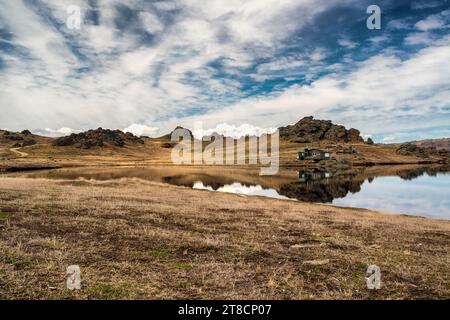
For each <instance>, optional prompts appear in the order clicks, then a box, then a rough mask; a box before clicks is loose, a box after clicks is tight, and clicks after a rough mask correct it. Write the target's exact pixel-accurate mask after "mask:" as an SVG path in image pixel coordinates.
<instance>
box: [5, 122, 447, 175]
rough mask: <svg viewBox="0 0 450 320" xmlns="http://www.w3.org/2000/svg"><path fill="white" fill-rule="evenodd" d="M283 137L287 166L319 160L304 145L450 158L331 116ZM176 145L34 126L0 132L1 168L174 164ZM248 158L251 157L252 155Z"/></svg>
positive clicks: (371, 157) (414, 158)
mask: <svg viewBox="0 0 450 320" xmlns="http://www.w3.org/2000/svg"><path fill="white" fill-rule="evenodd" d="M189 132H190V131H189ZM280 137H281V139H280V166H281V167H299V166H304V165H314V164H312V163H307V162H306V161H304V162H299V161H298V160H297V152H298V150H299V149H300V148H305V147H307V148H319V149H322V150H327V151H328V152H330V153H331V154H332V156H333V159H334V160H333V161H328V162H326V163H325V162H324V163H322V164H320V165H326V166H328V167H333V166H334V167H340V166H343V165H344V166H346V167H348V166H349V165H354V166H368V165H378V164H382V165H386V164H426V163H437V162H443V161H448V153H447V152H445V151H444V150H440V151H436V150H435V149H434V148H431V147H426V148H423V147H421V146H417V145H416V144H402V145H383V144H373V143H371V142H370V141H368V142H364V140H363V138H362V137H361V136H360V132H359V131H358V130H357V129H353V128H351V129H347V128H345V127H344V126H341V125H336V124H333V123H332V122H331V121H324V120H317V119H314V118H313V117H306V118H303V119H301V120H300V121H298V122H297V123H296V124H294V125H291V126H287V127H282V128H280ZM234 143H235V144H236V141H235V142H234ZM246 143H247V142H246ZM207 144H208V143H207V142H204V143H203V146H204V147H206V146H207ZM174 146H175V143H174V142H173V141H171V140H170V135H165V136H162V137H160V138H147V137H137V136H135V135H133V134H131V133H124V132H122V131H120V130H109V129H102V128H98V129H96V130H89V131H86V132H82V133H78V134H72V135H70V136H66V137H61V138H48V137H40V136H36V135H33V134H32V133H30V132H29V131H23V132H21V133H11V132H7V131H0V170H5V168H8V167H11V166H12V167H14V168H20V167H24V168H27V167H30V168H36V167H38V168H39V167H40V166H41V165H43V166H44V167H48V166H58V167H59V166H63V167H73V166H86V165H155V164H157V165H168V164H171V163H172V161H171V152H172V148H173V147H174ZM236 150H237V149H236ZM246 150H248V144H246ZM224 154H225V153H224ZM246 160H247V162H248V154H247V156H246ZM2 168H3V169H2Z"/></svg>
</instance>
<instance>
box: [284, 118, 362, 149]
mask: <svg viewBox="0 0 450 320" xmlns="http://www.w3.org/2000/svg"><path fill="white" fill-rule="evenodd" d="M280 137H282V138H284V139H289V140H290V141H292V142H300V143H312V142H319V141H321V140H329V141H334V142H364V139H363V138H362V137H361V135H360V132H359V131H358V130H356V129H353V128H352V129H349V130H348V129H346V128H345V127H344V126H341V125H336V124H333V123H332V122H331V121H329V120H328V121H327V120H316V119H314V118H313V117H306V118H303V119H301V120H300V121H299V122H297V123H296V124H294V125H291V126H287V127H282V128H280Z"/></svg>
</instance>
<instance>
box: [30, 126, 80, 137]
mask: <svg viewBox="0 0 450 320" xmlns="http://www.w3.org/2000/svg"><path fill="white" fill-rule="evenodd" d="M37 132H38V133H41V134H44V135H46V136H68V135H71V134H72V133H79V132H81V130H75V129H71V128H60V129H51V128H45V129H44V130H43V131H42V130H37Z"/></svg>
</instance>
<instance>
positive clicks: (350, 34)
mask: <svg viewBox="0 0 450 320" xmlns="http://www.w3.org/2000/svg"><path fill="white" fill-rule="evenodd" d="M370 4H376V5H378V6H379V7H380V8H381V11H382V28H381V30H369V29H367V27H366V19H367V18H368V16H369V15H368V14H367V13H366V9H367V7H368V6H369V5H370ZM70 5H78V6H79V7H80V8H81V13H82V24H81V28H80V29H79V30H70V29H68V28H67V26H66V20H67V18H68V14H67V8H68V7H69V6H70ZM449 61H450V0H431V1H422V0H412V1H411V0H410V1H405V0H396V1H393V0H392V1H365V0H340V1H337V0H336V1H334V0H324V1H321V0H315V1H313V0H264V1H261V0H247V1H244V0H239V1H237V0H227V1H225V0H208V1H204V0H198V1H195V0H173V1H171V0H168V1H143V0H125V1H118V0H63V1H61V0H59V1H57V0H23V1H22V0H14V1H13V0H0V114H1V117H0V128H6V129H10V130H22V129H25V128H27V129H32V130H34V131H35V132H39V133H43V134H48V135H58V134H63V133H69V132H72V131H77V130H85V129H89V128H94V127H99V126H102V127H105V128H118V129H125V128H127V129H128V130H131V131H133V132H135V133H141V134H147V135H160V134H164V133H167V132H168V131H170V130H171V129H172V128H174V127H175V126H176V125H183V126H186V127H189V128H193V127H194V123H195V122H196V121H203V123H204V127H205V128H217V126H220V127H224V126H225V127H226V126H234V127H237V128H236V130H238V131H239V130H241V131H245V132H246V133H247V132H248V133H252V130H257V129H258V128H276V127H279V126H284V125H287V124H291V123H294V122H296V121H297V120H298V119H300V118H301V117H303V116H308V115H313V116H315V117H316V118H321V119H331V120H333V121H334V122H336V123H339V124H344V125H346V126H349V127H356V128H358V129H360V130H361V131H362V133H363V134H364V135H365V136H366V137H368V136H372V137H373V138H374V139H375V140H376V141H385V142H398V141H405V140H412V139H425V138H439V137H449V136H450V64H449Z"/></svg>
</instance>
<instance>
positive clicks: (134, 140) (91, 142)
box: [53, 128, 144, 149]
mask: <svg viewBox="0 0 450 320" xmlns="http://www.w3.org/2000/svg"><path fill="white" fill-rule="evenodd" d="M127 144H131V145H132V144H144V140H142V139H141V138H139V137H137V136H135V135H133V134H132V133H129V132H128V133H124V132H122V131H120V130H109V129H102V128H98V129H97V130H89V131H86V132H81V133H77V134H75V133H73V134H71V135H70V136H66V137H61V138H58V139H56V140H55V141H54V143H53V145H54V146H57V147H62V146H74V147H76V148H81V149H91V148H94V147H105V146H110V147H123V146H125V145H127Z"/></svg>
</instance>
